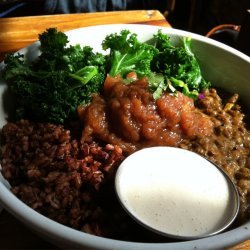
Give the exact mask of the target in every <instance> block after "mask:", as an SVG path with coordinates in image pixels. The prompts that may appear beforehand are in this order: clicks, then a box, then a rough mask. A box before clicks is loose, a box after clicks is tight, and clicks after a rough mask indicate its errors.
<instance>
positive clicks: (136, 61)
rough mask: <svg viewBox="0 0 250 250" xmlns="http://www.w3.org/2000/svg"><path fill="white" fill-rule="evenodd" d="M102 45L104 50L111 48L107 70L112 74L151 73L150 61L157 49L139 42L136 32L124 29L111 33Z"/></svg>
mask: <svg viewBox="0 0 250 250" xmlns="http://www.w3.org/2000/svg"><path fill="white" fill-rule="evenodd" d="M102 47H103V49H104V50H108V49H109V50H110V53H109V55H108V60H107V72H109V74H110V75H111V76H117V75H121V77H125V76H126V74H128V73H130V72H131V71H134V72H136V74H137V75H138V77H139V78H140V77H142V76H148V75H150V73H151V69H150V63H151V61H152V59H153V57H154V55H155V54H156V53H157V49H156V48H155V47H154V46H152V45H149V44H147V43H142V42H139V41H138V38H137V35H136V34H134V33H131V32H130V31H129V30H122V31H121V32H120V34H117V33H113V34H110V35H108V36H106V38H105V39H104V41H103V42H102Z"/></svg>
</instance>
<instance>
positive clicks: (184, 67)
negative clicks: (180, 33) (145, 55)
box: [151, 31, 210, 98]
mask: <svg viewBox="0 0 250 250" xmlns="http://www.w3.org/2000/svg"><path fill="white" fill-rule="evenodd" d="M154 38H155V47H156V48H157V49H158V50H159V53H158V54H157V55H156V56H155V57H154V59H153V61H152V64H151V67H152V70H153V71H155V72H158V73H161V74H163V75H164V76H166V77H167V78H168V79H169V80H170V83H167V82H166V84H168V85H169V84H170V85H169V86H171V87H172V89H174V90H175V91H176V90H179V91H181V92H183V93H184V94H185V95H187V96H190V97H192V98H195V97H197V96H198V93H199V92H200V91H202V90H203V89H206V88H208V87H209V86H210V83H208V82H206V81H205V80H204V78H203V76H202V74H201V69H200V66H199V64H198V61H197V59H196V57H195V55H194V54H193V52H192V51H191V39H190V38H186V37H184V38H183V46H177V47H175V46H173V45H171V43H170V38H169V36H168V35H166V34H163V33H162V32H161V31H158V33H157V34H156V35H155V36H154Z"/></svg>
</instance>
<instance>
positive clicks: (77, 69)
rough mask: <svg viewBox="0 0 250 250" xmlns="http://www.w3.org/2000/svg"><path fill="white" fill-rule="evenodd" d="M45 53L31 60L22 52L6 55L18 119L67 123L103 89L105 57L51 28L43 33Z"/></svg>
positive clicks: (41, 41) (42, 40) (8, 76)
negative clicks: (69, 43)
mask: <svg viewBox="0 0 250 250" xmlns="http://www.w3.org/2000/svg"><path fill="white" fill-rule="evenodd" d="M39 39H40V43H41V46H40V51H41V55H40V56H39V57H38V59H37V60H36V61H34V62H28V61H27V60H25V59H24V57H23V56H21V55H13V54H10V55H8V56H7V57H6V59H5V63H6V67H5V70H4V72H3V77H4V79H5V80H6V81H7V83H8V85H9V87H10V90H11V91H12V92H13V93H14V95H15V97H16V98H15V99H16V116H17V119H20V118H28V119H31V120H35V121H40V122H53V123H64V122H65V121H66V120H67V119H69V118H72V117H74V116H75V115H76V108H77V106H78V105H80V104H84V103H87V102H89V101H90V100H91V94H92V93H95V92H100V90H101V87H102V83H103V81H104V79H105V75H106V73H105V57H104V55H102V54H100V53H94V52H93V51H92V48H91V47H88V46H86V47H83V48H81V47H80V46H79V45H75V46H69V47H67V43H68V39H67V36H66V35H65V34H64V33H62V32H58V31H57V30H56V29H48V30H47V31H45V32H44V33H42V34H41V35H40V36H39Z"/></svg>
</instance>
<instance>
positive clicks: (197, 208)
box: [116, 147, 237, 237]
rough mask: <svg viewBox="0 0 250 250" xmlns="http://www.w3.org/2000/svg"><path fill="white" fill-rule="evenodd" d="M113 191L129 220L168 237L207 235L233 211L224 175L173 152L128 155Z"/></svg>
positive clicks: (198, 159)
mask: <svg viewBox="0 0 250 250" xmlns="http://www.w3.org/2000/svg"><path fill="white" fill-rule="evenodd" d="M180 153H181V154H180ZM116 190H117V194H118V197H119V198H120V200H121V202H122V203H123V205H124V207H125V209H126V210H127V211H128V212H129V213H130V214H131V215H132V216H133V217H135V218H136V219H138V220H139V221H140V222H141V223H143V224H144V225H146V226H148V227H150V228H152V229H155V230H156V231H159V232H162V233H164V234H168V235H175V236H184V237H200V236H205V235H209V234H211V233H213V232H216V231H219V230H220V229H221V228H223V227H225V225H226V224H227V223H228V222H230V219H231V218H232V217H234V216H235V215H236V213H237V212H236V210H237V206H232V204H231V205H230V202H232V201H233V199H234V200H235V199H236V197H235V196H234V197H231V195H234V193H233V194H231V193H230V190H231V191H232V186H230V185H229V183H228V180H227V178H225V176H224V174H223V173H222V172H221V171H220V170H219V169H218V168H216V167H215V166H214V165H213V164H212V163H210V162H209V161H207V160H205V159H204V158H203V157H201V156H199V155H197V154H195V153H192V152H190V151H187V150H182V149H177V148H169V147H154V148H150V149H144V150H140V151H137V153H135V154H133V155H131V156H130V157H128V158H127V159H126V160H125V161H124V162H123V163H122V165H121V166H120V167H119V169H118V172H117V176H116Z"/></svg>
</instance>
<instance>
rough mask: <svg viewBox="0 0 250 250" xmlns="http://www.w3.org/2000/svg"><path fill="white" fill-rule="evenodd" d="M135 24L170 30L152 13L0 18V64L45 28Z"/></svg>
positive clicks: (115, 12) (128, 12)
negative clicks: (6, 54) (6, 56)
mask: <svg viewBox="0 0 250 250" xmlns="http://www.w3.org/2000/svg"><path fill="white" fill-rule="evenodd" d="M114 23H136V24H151V25H158V26H164V27H170V24H169V23H168V22H167V21H166V19H165V17H164V16H163V15H162V14H161V13H160V12H159V11H156V10H147V11H146V10H139V11H126V12H123V11H114V12H97V13H83V14H66V15H48V16H29V17H12V18H0V61H2V60H3V57H4V54H5V53H6V52H13V51H17V50H19V49H21V48H23V47H25V46H27V45H29V44H31V43H33V42H34V41H36V40H37V37H38V34H39V33H41V32H43V31H44V30H45V29H46V28H49V27H57V29H58V30H60V31H67V30H71V29H76V28H81V27H86V26H93V25H99V24H114Z"/></svg>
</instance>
